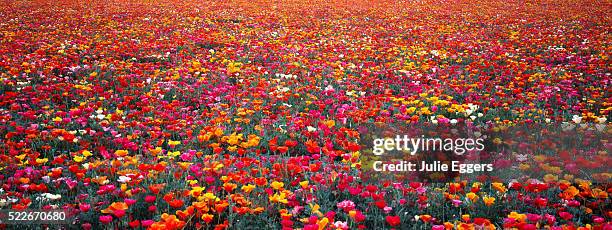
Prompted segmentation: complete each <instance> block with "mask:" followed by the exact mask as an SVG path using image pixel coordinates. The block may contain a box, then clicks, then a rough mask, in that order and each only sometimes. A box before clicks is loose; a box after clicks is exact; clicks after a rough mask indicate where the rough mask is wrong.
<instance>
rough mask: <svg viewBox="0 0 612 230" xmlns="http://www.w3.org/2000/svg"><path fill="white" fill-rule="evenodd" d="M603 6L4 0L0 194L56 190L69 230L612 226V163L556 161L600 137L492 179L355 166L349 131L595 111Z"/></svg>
mask: <svg viewBox="0 0 612 230" xmlns="http://www.w3.org/2000/svg"><path fill="white" fill-rule="evenodd" d="M611 11H612V5H611V3H610V2H609V1H595V0H584V1H575V0H555V1H552V0H543V1H516V0H510V1H502V0H486V1H474V0H423V1H413V0H406V1H391V0H389V1H387V0H376V1H365V0H357V1H345V0H334V1H323V0H316V1H301V0H282V1H259V0H252V1H185V0H172V1H157V0H137V1H115V0H112V1H85V2H82V1H73V0H70V1H49V0H41V1H14V2H10V3H8V4H1V5H0V17H1V18H2V20H1V22H0V28H1V30H0V32H1V33H0V92H1V93H0V135H1V137H0V160H1V161H0V172H1V175H0V182H1V184H2V187H0V208H2V209H7V208H10V209H17V210H19V209H26V208H32V209H33V208H41V209H54V208H58V209H65V210H67V211H68V212H69V213H71V215H74V216H75V217H76V219H75V225H76V226H78V227H79V228H83V229H100V228H108V229H111V228H117V229H126V228H147V229H181V228H204V229H225V228H233V229H244V228H247V227H253V226H258V227H261V228H271V229H281V228H282V229H292V228H303V229H318V230H322V229H355V228H357V229H379V228H407V227H416V228H432V229H481V228H486V229H495V228H517V229H542V228H551V229H611V228H612V224H611V220H612V208H611V205H610V204H611V200H610V199H611V198H610V197H609V193H610V192H612V186H610V184H609V183H602V181H603V182H606V181H609V179H610V177H611V174H602V175H599V176H598V178H579V177H578V176H576V175H574V174H572V172H574V171H577V168H576V167H578V166H583V167H587V166H588V167H591V166H592V167H602V164H604V165H603V166H604V167H605V162H606V160H609V156H608V153H607V151H599V152H595V153H590V154H592V155H591V157H589V158H584V159H583V158H581V159H575V158H571V157H565V158H564V157H563V156H562V157H561V158H560V159H556V158H553V157H550V156H548V157H547V156H545V155H538V154H533V155H529V154H525V155H520V157H521V158H525V159H526V160H525V161H522V162H524V163H522V164H520V165H518V166H517V167H518V170H541V171H542V172H544V173H545V176H544V177H543V178H531V179H526V178H517V180H515V181H513V182H511V183H501V182H497V181H495V180H491V179H483V180H480V181H457V182H453V183H439V184H436V183H420V182H414V181H412V182H411V181H393V180H384V181H381V182H380V183H369V182H367V181H365V180H362V177H363V175H362V172H363V171H362V170H361V165H362V162H361V157H362V155H363V154H364V152H365V151H366V150H364V149H362V147H361V145H360V144H359V141H360V135H359V132H358V130H357V129H356V128H355V127H356V125H358V124H364V123H373V122H378V123H385V124H389V125H405V124H414V123H434V124H435V123H438V124H456V123H461V124H463V123H472V124H491V123H496V124H506V125H512V124H525V123H560V122H570V123H574V124H575V123H598V124H604V125H609V121H608V119H609V116H610V111H611V110H612V106H611V105H612V100H611V99H610V90H609V89H608V88H607V87H608V85H609V83H610V79H611V78H610V74H611V73H610V68H609V67H610V60H609V58H610V53H611V51H612V50H611V47H612V46H610V45H611V44H610V41H612V39H610V33H609V32H610V17H609V16H610V15H611V13H612V12H611ZM608 128H609V126H608ZM557 160H558V161H557ZM568 162H576V163H575V164H573V168H568V167H563V165H562V164H564V163H568ZM608 162H610V161H608ZM602 178H603V179H602ZM2 227H6V226H2V225H0V228H2Z"/></svg>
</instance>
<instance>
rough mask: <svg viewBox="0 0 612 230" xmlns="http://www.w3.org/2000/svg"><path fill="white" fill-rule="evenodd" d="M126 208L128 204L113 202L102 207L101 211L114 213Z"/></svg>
mask: <svg viewBox="0 0 612 230" xmlns="http://www.w3.org/2000/svg"><path fill="white" fill-rule="evenodd" d="M127 209H128V205H127V204H126V203H124V202H113V203H112V204H111V205H110V206H108V208H106V209H103V210H102V213H115V211H117V210H120V211H125V210H127Z"/></svg>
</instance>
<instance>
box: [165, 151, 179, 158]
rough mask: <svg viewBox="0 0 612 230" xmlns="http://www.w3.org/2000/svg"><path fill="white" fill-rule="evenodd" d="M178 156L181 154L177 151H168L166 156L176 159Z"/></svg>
mask: <svg viewBox="0 0 612 230" xmlns="http://www.w3.org/2000/svg"><path fill="white" fill-rule="evenodd" d="M178 155H181V152H179V151H174V152H170V151H168V156H169V157H172V158H175V157H177V156H178Z"/></svg>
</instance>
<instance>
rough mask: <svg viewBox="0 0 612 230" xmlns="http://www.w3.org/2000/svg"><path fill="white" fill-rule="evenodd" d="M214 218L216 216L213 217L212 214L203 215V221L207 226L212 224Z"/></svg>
mask: <svg viewBox="0 0 612 230" xmlns="http://www.w3.org/2000/svg"><path fill="white" fill-rule="evenodd" d="M213 217H215V216H213V215H211V214H208V213H205V214H203V215H202V220H203V221H204V222H206V223H207V224H210V222H212V220H213Z"/></svg>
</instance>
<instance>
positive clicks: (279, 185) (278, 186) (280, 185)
mask: <svg viewBox="0 0 612 230" xmlns="http://www.w3.org/2000/svg"><path fill="white" fill-rule="evenodd" d="M283 186H285V183H283V182H278V181H274V182H272V183H271V184H270V187H272V188H273V189H275V190H280V189H282V188H283Z"/></svg>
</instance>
